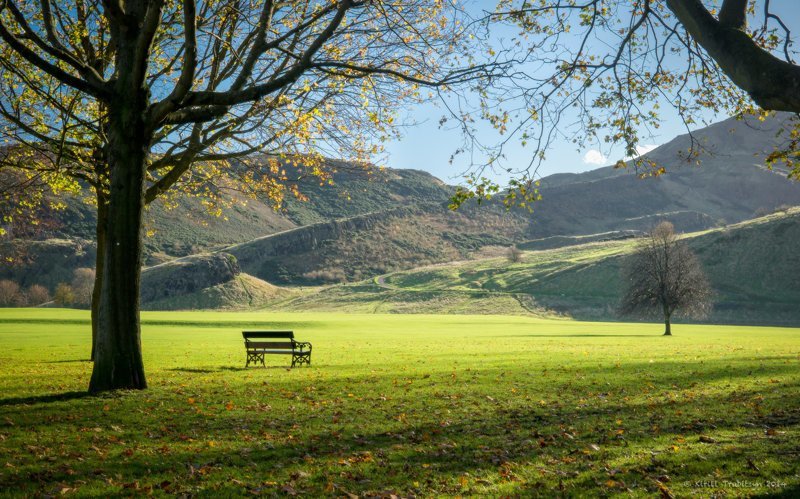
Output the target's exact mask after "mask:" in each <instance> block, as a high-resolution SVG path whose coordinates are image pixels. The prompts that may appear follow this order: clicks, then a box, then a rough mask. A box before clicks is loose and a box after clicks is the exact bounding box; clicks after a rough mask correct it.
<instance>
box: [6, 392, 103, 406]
mask: <svg viewBox="0 0 800 499" xmlns="http://www.w3.org/2000/svg"><path fill="white" fill-rule="evenodd" d="M91 396H92V394H90V393H89V392H65V393H53V394H50V395H35V396H32V397H12V398H7V399H0V407H2V406H14V405H30V404H48V403H51V402H64V401H67V400H75V399H82V398H87V397H91Z"/></svg>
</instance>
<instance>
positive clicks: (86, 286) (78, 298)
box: [70, 267, 94, 307]
mask: <svg viewBox="0 0 800 499" xmlns="http://www.w3.org/2000/svg"><path fill="white" fill-rule="evenodd" d="M70 287H71V288H72V293H73V301H72V302H71V303H72V304H74V305H77V306H79V307H89V306H90V305H91V304H92V290H93V289H94V270H93V269H90V268H86V267H84V268H80V269H75V272H73V274H72V284H71V285H70Z"/></svg>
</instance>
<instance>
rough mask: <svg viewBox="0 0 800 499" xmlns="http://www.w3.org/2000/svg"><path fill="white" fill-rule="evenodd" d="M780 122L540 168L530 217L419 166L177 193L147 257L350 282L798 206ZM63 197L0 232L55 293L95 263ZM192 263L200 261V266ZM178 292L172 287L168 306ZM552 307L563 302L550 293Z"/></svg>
mask: <svg viewBox="0 0 800 499" xmlns="http://www.w3.org/2000/svg"><path fill="white" fill-rule="evenodd" d="M786 119H788V118H787V117H786V116H785V115H780V116H778V117H777V118H774V119H771V120H768V121H767V122H764V123H760V122H756V123H751V122H748V121H736V120H726V121H724V122H721V123H718V124H716V125H713V126H711V127H708V128H704V129H702V130H698V131H697V132H695V133H694V137H693V140H695V141H697V143H699V144H702V146H703V152H702V153H701V154H700V155H699V157H698V159H699V160H700V165H701V166H699V167H698V166H694V165H692V166H688V165H687V164H686V163H685V161H684V159H682V155H681V153H682V152H683V151H685V150H686V149H687V148H688V146H689V144H690V138H689V137H686V136H682V137H677V138H676V139H674V140H673V141H671V142H669V143H667V144H664V145H663V146H661V147H659V148H657V149H655V150H653V151H652V152H650V153H649V155H648V156H649V158H650V159H652V160H654V161H656V162H658V163H659V164H664V165H665V166H666V167H667V171H668V172H667V173H666V174H664V175H662V176H659V177H657V178H648V179H639V178H638V177H637V176H636V174H635V172H633V171H628V170H625V169H614V168H610V167H609V168H600V169H597V170H594V171H591V172H586V173H581V174H558V175H555V176H552V177H547V178H545V179H543V181H542V195H543V199H542V200H541V201H540V202H538V203H537V204H536V205H535V211H534V213H533V214H532V215H531V214H529V213H528V212H527V211H523V210H513V211H511V212H506V211H505V210H504V209H503V207H502V206H500V205H499V203H497V202H489V203H485V204H484V205H482V206H480V207H477V206H474V205H468V206H464V207H462V208H461V209H460V210H459V211H458V212H456V213H453V212H451V211H450V210H448V209H447V208H446V205H447V200H448V197H449V196H450V194H451V193H452V192H453V190H452V189H453V188H452V187H450V186H447V185H445V184H444V183H443V182H441V181H440V180H438V179H436V178H435V177H433V176H431V175H430V174H428V173H426V172H423V171H419V170H391V169H387V170H374V171H372V172H366V171H364V170H363V169H361V168H358V167H354V166H352V165H348V164H346V163H342V162H333V163H334V165H335V166H336V168H337V169H338V172H337V173H336V175H335V176H334V184H333V185H327V184H326V185H320V184H319V183H318V182H316V181H311V180H305V181H303V182H302V183H301V185H300V190H301V191H302V192H304V193H305V194H306V195H307V196H308V197H309V200H308V201H305V202H301V201H298V200H296V199H289V200H287V201H286V203H285V205H284V206H283V207H282V208H281V209H280V210H277V211H276V210H275V209H274V207H273V206H270V205H268V204H264V203H261V202H259V201H253V200H248V201H247V203H246V204H242V203H238V204H235V206H234V207H233V208H231V209H228V210H226V211H225V212H224V216H223V217H219V218H215V217H211V216H209V215H207V214H206V212H205V209H204V208H203V207H202V206H201V205H200V204H199V202H198V200H196V199H189V198H187V199H181V200H180V201H179V203H178V205H177V206H176V207H175V208H174V209H170V210H167V209H165V208H164V206H162V205H159V204H156V205H154V206H153V207H152V208H151V209H150V210H149V211H148V214H147V228H148V233H149V234H150V235H149V236H148V237H147V238H146V239H145V246H146V254H145V266H146V267H155V266H158V265H160V264H163V263H165V262H169V261H172V260H174V259H176V258H182V257H185V256H188V255H196V254H204V253H209V252H219V251H222V252H226V253H229V254H231V255H234V256H235V257H236V258H237V260H238V262H239V264H240V265H241V267H242V271H243V272H244V273H245V274H248V275H249V276H251V277H253V278H254V279H259V280H260V281H263V282H264V283H265V284H266V283H272V284H273V285H280V286H308V285H320V284H333V283H341V282H358V281H362V280H364V279H369V278H371V277H375V276H379V275H382V274H386V273H391V272H396V271H400V270H407V269H413V268H415V267H420V266H426V265H431V264H437V263H448V262H451V261H455V260H464V259H468V258H474V257H476V255H481V254H483V252H484V250H485V249H486V248H496V247H508V246H510V245H512V244H516V245H518V246H519V247H521V248H525V249H531V250H532V249H547V248H558V247H561V246H566V245H576V244H583V243H586V242H588V241H593V240H597V241H604V240H608V239H614V238H615V237H628V236H629V235H631V234H636V233H638V232H641V231H643V230H647V229H649V228H650V227H652V226H653V225H654V224H655V222H657V221H659V220H665V219H666V220H670V221H671V222H673V224H674V225H675V226H676V228H677V229H678V230H679V231H683V232H697V231H702V230H708V229H712V228H716V227H720V226H722V225H724V224H726V223H728V224H730V223H735V222H739V221H742V220H746V219H749V218H752V217H753V216H755V214H756V213H763V212H766V211H771V210H773V209H774V208H775V207H778V206H782V205H800V184H798V183H796V182H791V181H789V180H787V179H786V178H785V175H784V173H782V172H780V171H769V170H767V169H765V168H764V167H763V165H762V164H760V163H762V162H763V157H764V155H765V154H766V152H767V151H769V150H770V149H771V148H772V147H774V146H775V145H776V144H778V143H779V137H777V135H776V134H777V131H778V130H779V129H780V127H782V126H783V123H784V121H785V120H786ZM65 201H66V204H67V209H66V210H65V211H61V212H55V213H52V214H51V215H52V217H54V220H53V221H52V223H48V224H47V227H48V230H46V231H42V234H41V235H42V239H43V240H37V241H21V240H16V239H13V238H12V239H11V240H8V239H6V241H0V256H2V257H3V258H2V264H0V278H8V279H12V280H15V281H17V282H19V283H20V284H22V285H23V286H30V285H31V284H43V285H45V286H47V287H48V288H50V290H51V291H52V290H53V289H54V287H55V285H56V284H58V283H59V282H68V281H69V279H70V276H71V274H72V271H73V270H74V269H75V268H78V267H91V266H92V262H93V259H94V246H93V244H92V243H91V242H90V241H91V240H92V238H93V231H94V215H93V210H92V208H91V207H89V206H88V205H86V204H84V203H83V202H81V201H80V200H78V199H66V200H65ZM240 201H243V200H240ZM49 222H50V221H49ZM615 234H616V235H615ZM20 255H22V257H20ZM9 256H13V258H12V259H11V260H9V258H7V257H9ZM193 269H195V270H193V271H196V272H201V273H202V272H205V270H204V269H205V268H204V267H202V266H200V267H193ZM198 279H200V280H203V279H205V277H198ZM267 294H269V293H267ZM230 296H245V294H244V293H238V294H237V293H233V294H231V295H230ZM224 301H225V302H226V303H227V305H225V306H231V305H232V304H231V303H230V300H229V299H226V300H224ZM244 301H247V300H244ZM175 303H177V302H175V299H172V298H171V299H170V300H168V301H167V302H165V304H164V306H168V304H175ZM240 305H241V306H246V304H245V303H244V302H243V303H242V304H240ZM169 306H171V305H169ZM175 306H177V305H175ZM181 306H185V304H184V305H181ZM526 306H527V305H526ZM550 306H551V307H552V308H555V309H559V304H558V303H551V304H550ZM412 308H413V307H412ZM529 308H530V307H529ZM533 308H536V306H533ZM573 313H574V311H573Z"/></svg>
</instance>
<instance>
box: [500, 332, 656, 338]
mask: <svg viewBox="0 0 800 499" xmlns="http://www.w3.org/2000/svg"><path fill="white" fill-rule="evenodd" d="M660 336H664V335H663V334H660V333H653V334H591V333H586V334H523V335H519V334H509V335H505V336H503V337H504V338H658V337H660ZM495 338H496V336H495Z"/></svg>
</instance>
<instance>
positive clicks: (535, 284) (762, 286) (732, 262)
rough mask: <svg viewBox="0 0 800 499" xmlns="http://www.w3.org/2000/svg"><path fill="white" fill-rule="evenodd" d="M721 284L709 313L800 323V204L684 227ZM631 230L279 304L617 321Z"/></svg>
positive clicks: (725, 319)
mask: <svg viewBox="0 0 800 499" xmlns="http://www.w3.org/2000/svg"><path fill="white" fill-rule="evenodd" d="M685 237H686V238H687V242H688V244H689V245H690V247H691V248H692V249H693V250H694V251H695V252H696V253H697V255H698V257H699V258H700V259H701V262H702V264H703V266H704V268H705V270H706V272H707V273H708V276H709V279H710V281H711V284H712V287H713V289H714V291H715V295H716V296H715V299H714V301H715V307H714V312H713V313H712V315H711V317H710V318H709V321H711V322H722V323H770V324H792V325H797V324H800V309H798V307H797V303H800V255H798V253H797V251H796V248H797V246H798V244H800V209H793V210H789V211H788V212H786V213H779V214H773V215H770V216H766V217H762V218H758V219H755V220H752V221H748V222H744V223H740V224H735V225H730V226H728V227H725V228H722V229H714V230H711V231H705V232H699V233H692V234H687V235H686V236H685ZM635 244H636V242H635V240H634V239H630V238H627V239H620V240H613V241H600V242H590V243H585V244H577V245H573V246H568V247H564V248H558V249H548V250H538V251H526V252H524V256H523V260H522V262H520V263H509V262H508V260H506V259H504V258H490V259H482V260H474V261H466V262H458V263H453V264H442V265H431V266H427V267H424V268H420V269H415V270H411V271H402V272H395V273H391V274H389V275H386V276H381V277H378V278H376V279H374V280H372V281H365V282H361V283H357V284H352V285H345V286H337V287H332V288H326V289H322V290H319V291H318V292H316V293H311V294H306V295H304V296H300V297H297V298H294V299H292V300H289V301H288V302H285V303H282V304H281V305H280V308H282V309H288V310H309V309H313V310H352V311H358V312H375V313H378V312H384V313H385V312H399V313H403V312H405V313H467V312H470V313H481V312H483V313H506V314H526V313H534V314H537V315H562V316H569V317H574V318H577V319H587V320H588V319H591V320H615V319H617V318H618V317H617V315H616V312H615V309H616V306H617V303H618V301H619V298H620V296H621V287H620V286H621V279H620V269H621V267H622V265H623V264H624V260H625V258H626V257H627V256H628V255H629V254H630V252H631V251H632V250H633V249H634V247H635Z"/></svg>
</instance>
